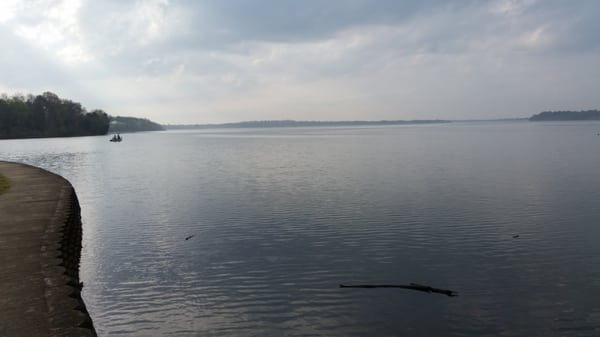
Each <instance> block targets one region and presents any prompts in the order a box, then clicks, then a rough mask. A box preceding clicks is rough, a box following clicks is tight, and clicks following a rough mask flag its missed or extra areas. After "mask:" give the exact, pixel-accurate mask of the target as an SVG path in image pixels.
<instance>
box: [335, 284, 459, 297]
mask: <svg viewBox="0 0 600 337" xmlns="http://www.w3.org/2000/svg"><path fill="white" fill-rule="evenodd" d="M340 288H402V289H412V290H418V291H423V292H426V293H438V294H444V295H447V296H450V297H454V296H458V293H457V292H456V291H452V290H447V289H439V288H433V287H430V286H424V285H421V284H417V283H411V284H409V285H405V284H351V285H344V284H340Z"/></svg>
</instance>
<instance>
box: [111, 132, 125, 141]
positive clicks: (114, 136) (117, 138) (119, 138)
mask: <svg viewBox="0 0 600 337" xmlns="http://www.w3.org/2000/svg"><path fill="white" fill-rule="evenodd" d="M122 140H123V138H121V135H120V134H118V133H117V134H116V135H113V136H112V138H111V139H110V141H111V142H120V141H122Z"/></svg>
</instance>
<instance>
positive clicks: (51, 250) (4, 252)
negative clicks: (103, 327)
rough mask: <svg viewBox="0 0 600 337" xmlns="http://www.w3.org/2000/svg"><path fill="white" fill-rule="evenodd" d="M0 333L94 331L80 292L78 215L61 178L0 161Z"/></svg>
mask: <svg viewBox="0 0 600 337" xmlns="http://www.w3.org/2000/svg"><path fill="white" fill-rule="evenodd" d="M0 174H2V175H4V176H5V177H6V178H8V181H9V183H10V188H9V189H8V190H7V191H5V193H3V194H2V195H0V336H28V337H29V336H95V335H96V334H95V332H94V328H93V326H92V321H91V319H90V317H89V315H88V314H87V311H86V309H85V305H84V304H83V301H82V300H81V297H80V291H79V290H80V287H79V258H80V254H81V217H80V209H79V203H78V201H77V195H76V194H75V191H74V190H73V187H72V186H71V184H70V183H69V182H68V181H67V180H65V179H64V178H62V177H60V176H58V175H55V174H53V173H50V172H48V171H45V170H42V169H40V168H36V167H32V166H28V165H23V164H17V163H8V162H2V161H0Z"/></svg>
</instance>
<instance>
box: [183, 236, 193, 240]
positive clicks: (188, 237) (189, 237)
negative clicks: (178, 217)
mask: <svg viewBox="0 0 600 337" xmlns="http://www.w3.org/2000/svg"><path fill="white" fill-rule="evenodd" d="M193 237H194V236H193V235H190V236H186V237H185V239H186V240H189V239H191V238H193Z"/></svg>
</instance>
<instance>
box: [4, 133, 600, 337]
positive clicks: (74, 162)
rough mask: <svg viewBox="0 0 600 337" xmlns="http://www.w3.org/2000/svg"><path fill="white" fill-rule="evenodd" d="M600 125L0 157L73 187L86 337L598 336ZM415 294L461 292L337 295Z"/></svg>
mask: <svg viewBox="0 0 600 337" xmlns="http://www.w3.org/2000/svg"><path fill="white" fill-rule="evenodd" d="M599 132H600V123H593V122H589V123H588V122H585V123H581V122H572V123H530V122H524V121H523V122H485V123H484V122H482V123H451V124H438V125H407V126H378V127H352V128H347V127H337V128H319V127H315V128H281V129H227V130H225V129H223V130H216V129H215V130H195V131H167V132H154V133H139V134H126V135H124V140H123V142H121V143H110V142H108V137H81V138H62V139H31V140H2V141H0V160H9V161H18V162H25V163H29V164H33V165H37V166H41V167H43V168H46V169H48V170H50V171H53V172H56V173H58V174H60V175H62V176H64V177H65V178H67V179H68V180H69V181H70V182H71V183H72V184H73V185H74V187H75V189H76V191H77V194H78V196H79V200H80V203H81V207H82V219H83V226H84V239H83V246H84V248H83V256H82V265H81V278H82V280H83V282H84V294H83V297H84V300H85V302H86V304H87V307H88V310H89V312H90V314H91V316H92V319H93V321H94V324H95V327H96V330H97V331H98V334H99V335H100V336H593V335H596V336H598V335H600V136H599V135H598V133H599ZM189 236H192V237H191V238H188V237H189ZM186 238H188V240H186ZM411 282H415V283H420V284H426V285H430V286H432V287H437V288H445V289H451V290H454V291H457V292H458V293H459V296H458V297H447V296H445V295H441V294H428V293H423V292H418V291H413V290H405V289H346V288H339V287H338V285H339V284H340V283H344V284H357V283H361V284H366V283H378V284H379V283H386V284H408V283H411Z"/></svg>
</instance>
